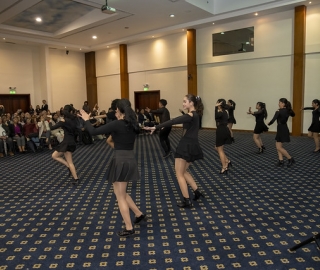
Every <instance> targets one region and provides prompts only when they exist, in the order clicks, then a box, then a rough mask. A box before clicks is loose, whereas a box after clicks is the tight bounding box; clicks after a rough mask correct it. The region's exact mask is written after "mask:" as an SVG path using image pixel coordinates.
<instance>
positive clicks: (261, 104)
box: [258, 101, 268, 119]
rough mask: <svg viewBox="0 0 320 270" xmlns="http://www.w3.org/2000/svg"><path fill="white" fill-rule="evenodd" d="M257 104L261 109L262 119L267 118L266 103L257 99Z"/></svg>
mask: <svg viewBox="0 0 320 270" xmlns="http://www.w3.org/2000/svg"><path fill="white" fill-rule="evenodd" d="M258 105H259V106H260V108H261V110H263V116H264V119H267V118H268V112H267V106H266V104H265V103H264V102H261V101H259V102H258Z"/></svg>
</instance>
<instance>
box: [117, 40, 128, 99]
mask: <svg viewBox="0 0 320 270" xmlns="http://www.w3.org/2000/svg"><path fill="white" fill-rule="evenodd" d="M119 50H120V88H121V98H127V99H129V74H128V52H127V45H126V44H120V46H119Z"/></svg>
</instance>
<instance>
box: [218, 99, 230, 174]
mask: <svg viewBox="0 0 320 270" xmlns="http://www.w3.org/2000/svg"><path fill="white" fill-rule="evenodd" d="M228 108H229V106H228V105H227V104H226V101H225V99H218V101H217V104H216V109H215V120H216V126H217V129H216V149H217V152H218V154H219V157H220V161H221V165H222V168H221V171H220V174H227V173H228V168H229V166H232V163H231V160H230V159H228V157H227V155H226V154H225V152H224V149H223V147H224V145H225V144H231V143H232V137H231V134H230V129H229V127H228V117H229V116H228Z"/></svg>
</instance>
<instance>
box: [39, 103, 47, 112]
mask: <svg viewBox="0 0 320 270" xmlns="http://www.w3.org/2000/svg"><path fill="white" fill-rule="evenodd" d="M40 110H41V111H47V110H48V104H42V106H41V109H40Z"/></svg>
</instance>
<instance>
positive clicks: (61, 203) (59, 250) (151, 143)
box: [0, 129, 320, 270]
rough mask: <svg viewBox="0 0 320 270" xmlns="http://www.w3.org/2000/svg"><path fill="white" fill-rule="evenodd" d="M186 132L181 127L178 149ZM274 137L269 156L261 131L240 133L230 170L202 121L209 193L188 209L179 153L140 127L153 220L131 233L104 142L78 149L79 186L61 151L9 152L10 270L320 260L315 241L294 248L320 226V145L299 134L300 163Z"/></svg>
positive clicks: (6, 261) (0, 211) (303, 264)
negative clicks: (282, 154) (57, 158)
mask: <svg viewBox="0 0 320 270" xmlns="http://www.w3.org/2000/svg"><path fill="white" fill-rule="evenodd" d="M180 135H181V130H180V129H173V131H172V132H171V135H170V139H171V142H172V146H173V148H175V146H176V145H177V142H178V140H179V138H180ZM274 136H275V135H274V134H264V135H263V137H262V138H263V140H264V143H265V146H266V148H267V150H266V152H265V153H263V154H261V155H258V154H255V152H256V151H257V149H256V147H255V145H254V143H253V141H252V134H251V133H240V132H237V133H235V140H236V143H235V144H232V145H228V146H226V152H227V154H228V156H229V158H230V159H231V160H232V163H233V167H231V168H230V171H229V173H228V175H220V174H219V170H220V167H221V166H220V163H219V159H218V155H217V153H216V151H215V150H214V131H212V130H201V131H200V142H201V145H202V148H203V151H204V154H205V159H203V160H201V161H197V162H195V163H194V164H192V166H191V167H190V171H191V173H192V174H193V175H194V177H195V179H196V181H197V182H198V184H199V187H200V189H201V190H202V191H203V192H204V194H205V198H204V199H201V200H200V201H198V202H196V203H194V207H193V208H191V209H180V208H178V207H177V206H176V203H177V201H179V200H180V191H179V187H178V185H177V181H176V178H175V173H174V166H173V161H174V160H173V158H172V157H169V158H168V159H163V158H162V154H163V153H162V151H161V149H160V145H159V142H158V136H157V135H152V136H150V135H140V136H139V138H138V139H137V141H136V145H135V147H136V155H137V158H138V160H139V169H140V172H141V181H140V182H138V183H134V184H132V185H131V184H130V186H129V188H128V192H129V193H131V195H132V197H133V198H134V200H135V201H136V203H137V205H138V206H139V207H140V208H141V210H142V211H143V212H144V213H146V214H147V215H148V216H149V220H148V221H147V222H145V223H142V224H140V225H137V226H136V235H135V237H132V238H128V239H125V238H119V237H118V236H117V235H116V232H117V231H119V230H120V229H121V227H122V226H123V223H122V219H121V216H120V214H119V211H118V206H117V203H116V201H115V196H114V195H113V190H112V187H111V185H110V184H109V183H108V182H106V181H105V178H104V174H105V171H106V168H107V165H108V160H109V159H110V157H111V156H112V150H111V149H110V148H109V147H107V145H106V144H105V142H104V141H100V142H96V143H95V144H94V145H87V146H81V147H79V148H78V149H77V151H76V152H75V154H74V162H75V165H76V167H77V169H78V173H79V176H80V179H81V183H80V185H79V186H78V187H72V186H71V185H70V181H71V178H69V177H68V172H67V169H66V168H64V167H63V166H62V165H60V164H58V163H57V162H54V161H53V160H52V159H51V151H49V150H45V151H43V152H39V153H36V154H24V155H19V154H18V155H16V156H14V157H6V158H2V159H1V160H0V162H1V178H0V269H8V270H11V269H130V270H131V269H141V270H145V269H159V270H164V269H166V270H171V269H174V270H178V269H182V270H191V269H192V270H194V269H200V270H205V269H209V270H210V269H263V270H264V269H272V270H274V269H299V270H300V269H309V270H310V269H320V253H319V250H318V249H317V246H316V244H315V243H310V244H308V245H305V246H303V247H302V248H299V249H298V250H297V251H295V252H290V251H289V250H288V249H289V248H291V247H293V246H295V245H296V244H297V243H299V242H301V241H304V240H305V239H307V238H309V237H311V236H312V235H314V234H317V233H319V232H320V206H319V202H320V191H319V181H320V176H319V172H320V166H319V165H320V154H319V153H318V154H313V153H312V151H313V149H314V144H313V141H312V140H311V139H309V138H307V137H297V138H295V137H292V142H291V143H290V144H287V145H286V147H287V149H288V151H289V153H291V154H292V156H294V157H295V159H296V164H295V165H294V166H293V167H292V168H287V167H284V168H278V167H276V166H274V164H275V163H276V161H277V155H276V150H275V144H274ZM190 194H191V191H190ZM132 218H133V216H132Z"/></svg>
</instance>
